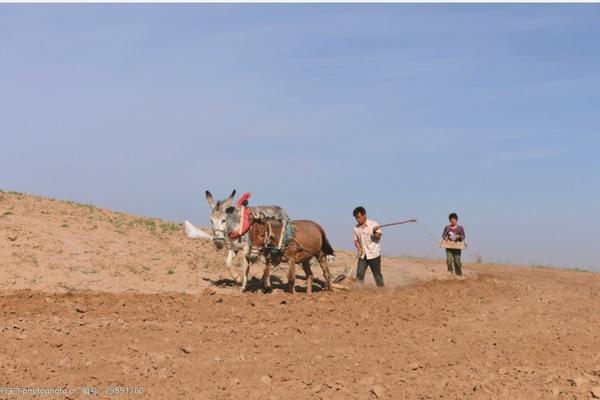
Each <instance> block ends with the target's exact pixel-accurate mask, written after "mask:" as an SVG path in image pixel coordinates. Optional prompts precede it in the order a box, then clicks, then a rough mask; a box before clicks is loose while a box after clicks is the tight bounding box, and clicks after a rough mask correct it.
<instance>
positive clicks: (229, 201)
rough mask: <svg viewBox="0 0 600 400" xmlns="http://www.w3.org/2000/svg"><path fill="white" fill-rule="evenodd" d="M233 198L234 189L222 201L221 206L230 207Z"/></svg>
mask: <svg viewBox="0 0 600 400" xmlns="http://www.w3.org/2000/svg"><path fill="white" fill-rule="evenodd" d="M233 196H235V189H233V192H231V194H230V195H229V197H228V198H226V199H225V200H223V206H228V205H230V204H231V203H232V202H233Z"/></svg>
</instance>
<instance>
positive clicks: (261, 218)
mask: <svg viewBox="0 0 600 400" xmlns="http://www.w3.org/2000/svg"><path fill="white" fill-rule="evenodd" d="M258 221H259V222H260V223H261V224H264V223H265V222H266V221H267V217H265V214H263V213H260V215H259V216H258Z"/></svg>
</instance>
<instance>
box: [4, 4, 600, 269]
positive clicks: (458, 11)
mask: <svg viewBox="0 0 600 400" xmlns="http://www.w3.org/2000/svg"><path fill="white" fill-rule="evenodd" d="M599 37H600V5H597V4H579V5H568V4H562V5H561V4H546V5H543V4H534V5H526V4H505V5H491V4H490V5H482V4H479V5H477V4H417V5H415V4H385V5H384V4H379V5H358V4H353V5H343V4H330V5H324V4H320V5H319V4H304V5H300V4H287V5H275V4H246V5H239V4H237V5H235V4H180V5H166V4H165V5H160V4H153V5H135V4H130V5H126V4H113V5H106V4H105V5H76V4H69V5H67V4H63V5H50V4H35V5H12V4H3V5H0V60H1V62H0V135H1V136H0V137H1V142H2V148H3V152H2V157H0V171H1V172H0V188H3V189H5V190H18V191H25V192H29V193H34V194H40V195H45V196H50V197H56V198H61V199H69V200H76V201H82V202H89V203H93V204H95V205H97V206H101V207H108V208H112V209H116V210H121V211H126V212H131V213H136V214H141V215H148V216H158V217H162V218H167V219H172V220H177V221H181V220H183V219H189V220H191V221H192V222H194V223H197V224H199V225H205V224H207V223H208V212H209V210H208V205H207V204H206V202H205V199H204V191H205V190H206V189H209V190H211V191H212V192H213V194H215V195H216V196H217V197H224V196H226V195H227V194H228V193H229V192H230V191H231V190H232V189H233V188H236V189H237V190H238V192H240V193H241V192H244V191H251V192H252V193H253V197H252V202H253V204H271V203H275V204H279V205H281V206H284V207H285V208H286V209H288V211H289V213H290V215H292V216H293V217H295V218H298V219H299V218H310V219H314V220H316V221H319V222H320V223H322V225H323V226H324V227H325V229H326V231H327V232H328V234H329V236H330V237H331V239H332V242H333V243H334V245H335V246H337V247H345V248H350V247H351V246H352V244H351V239H350V238H351V230H352V226H353V223H354V221H353V218H352V215H351V212H352V209H353V208H354V207H355V206H356V205H364V206H365V207H366V208H367V211H368V214H369V216H370V217H371V218H373V219H375V220H377V221H379V222H380V223H385V222H392V221H396V220H402V219H405V218H409V217H416V218H419V219H420V220H421V221H422V223H423V224H424V225H425V226H426V227H427V228H429V229H430V230H431V231H433V232H434V233H435V234H436V236H437V235H439V234H440V232H441V229H442V228H443V226H444V225H445V224H446V221H447V215H448V213H449V212H451V211H456V212H458V213H459V215H460V217H461V219H460V223H461V224H463V225H464V226H465V229H466V231H467V235H468V237H469V239H470V248H469V250H468V251H467V252H466V254H465V257H466V259H467V260H470V259H473V258H474V256H475V255H477V254H479V255H481V256H482V257H483V259H484V260H487V261H495V262H513V263H521V264H525V265H529V264H553V265H556V266H571V267H583V268H591V269H595V270H600V246H599V245H598V240H597V235H598V225H599V224H598V223H599V218H598V216H597V213H598V211H599V208H600V207H599V205H600V189H599V188H600V182H599V181H600V179H599V177H600V174H599V171H600V161H598V156H597V153H598V149H599V148H600V122H599V121H600V118H598V116H599V114H600V94H599V90H598V89H599V88H600V73H599V72H598V71H600V41H598V38H599ZM382 245H383V248H384V252H385V253H387V254H404V255H416V256H423V255H430V254H433V255H435V256H441V255H442V253H441V251H440V250H439V249H438V250H434V249H433V247H432V241H431V239H430V238H429V236H427V235H426V234H425V233H424V232H423V231H421V230H420V229H419V228H418V227H416V226H406V225H405V226H401V227H396V228H390V229H388V230H386V231H385V232H384V239H383V242H382Z"/></svg>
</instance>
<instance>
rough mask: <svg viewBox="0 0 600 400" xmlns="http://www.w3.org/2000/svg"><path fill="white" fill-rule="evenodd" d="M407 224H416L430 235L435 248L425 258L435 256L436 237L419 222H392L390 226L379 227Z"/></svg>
mask: <svg viewBox="0 0 600 400" xmlns="http://www.w3.org/2000/svg"><path fill="white" fill-rule="evenodd" d="M407 223H414V224H416V225H417V226H418V227H419V228H421V229H422V230H423V231H424V232H425V233H427V234H428V235H429V237H431V241H432V244H433V246H432V247H431V250H430V251H429V253H427V255H426V256H425V257H424V258H430V257H431V255H432V254H433V252H434V251H435V250H436V248H437V241H436V239H435V236H434V235H433V233H431V231H429V229H427V228H426V227H424V226H423V225H422V224H421V223H420V222H419V221H418V220H416V219H414V218H413V219H407V220H406V221H401V222H392V223H389V224H383V225H379V227H380V228H384V227H386V226H394V225H402V224H407Z"/></svg>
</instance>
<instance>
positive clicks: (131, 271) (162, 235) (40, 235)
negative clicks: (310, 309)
mask: <svg viewBox="0 0 600 400" xmlns="http://www.w3.org/2000/svg"><path fill="white" fill-rule="evenodd" d="M207 220H208V218H207ZM239 257H240V256H238V259H237V260H236V262H238V263H239V262H240V259H239ZM224 258H225V251H217V250H216V249H215V247H214V246H213V245H212V243H211V242H210V241H208V240H203V239H189V238H188V237H187V236H186V235H185V233H184V230H183V227H182V225H181V224H180V223H174V222H171V221H163V220H160V219H156V218H147V217H138V216H133V215H128V214H124V213H120V212H115V211H111V210H107V209H101V208H96V207H94V206H91V205H86V204H80V203H75V202H67V201H58V200H53V199H48V198H44V197H40V196H32V195H26V194H20V193H14V192H2V193H0V290H3V289H24V288H27V289H35V290H43V291H53V292H54V291H56V292H64V291H73V290H84V289H88V290H96V291H107V292H134V293H157V292H186V293H194V292H198V291H199V290H201V289H203V288H205V287H207V286H209V285H210V281H211V280H212V281H215V280H219V278H222V279H227V278H230V274H229V272H228V270H227V269H226V268H225V262H224ZM352 260H353V256H352V255H351V254H350V253H349V252H344V251H338V254H337V258H336V261H335V262H334V263H333V265H332V271H333V272H334V276H335V275H337V274H338V273H341V272H342V270H343V269H344V268H345V267H346V266H348V265H349V264H351V263H352ZM384 264H385V265H384V267H386V268H390V271H389V272H388V276H387V278H388V283H389V284H390V285H392V286H398V285H402V284H407V283H412V282H415V281H417V280H422V279H431V278H433V277H437V278H440V279H441V278H444V277H446V274H444V271H443V268H442V269H441V270H440V268H439V267H440V265H439V263H437V265H435V263H433V264H432V263H425V262H423V261H419V260H411V261H410V262H403V261H402V260H397V259H386V261H385V263H384ZM415 264H417V265H421V266H422V267H423V268H418V269H414V268H410V266H414V265H415ZM426 264H427V266H425V265H426ZM262 267H263V265H262V264H261V263H258V264H256V265H254V266H253V268H252V271H251V272H252V274H253V275H254V276H256V277H257V278H258V277H260V276H261V274H262ZM283 267H284V268H285V266H283ZM284 268H283V269H284ZM238 272H240V270H239V268H238ZM314 272H315V273H316V274H317V275H318V276H319V275H320V269H319V267H318V266H317V267H315V268H314ZM276 275H279V276H281V277H283V276H284V275H285V271H283V270H282V269H279V270H277V271H276Z"/></svg>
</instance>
